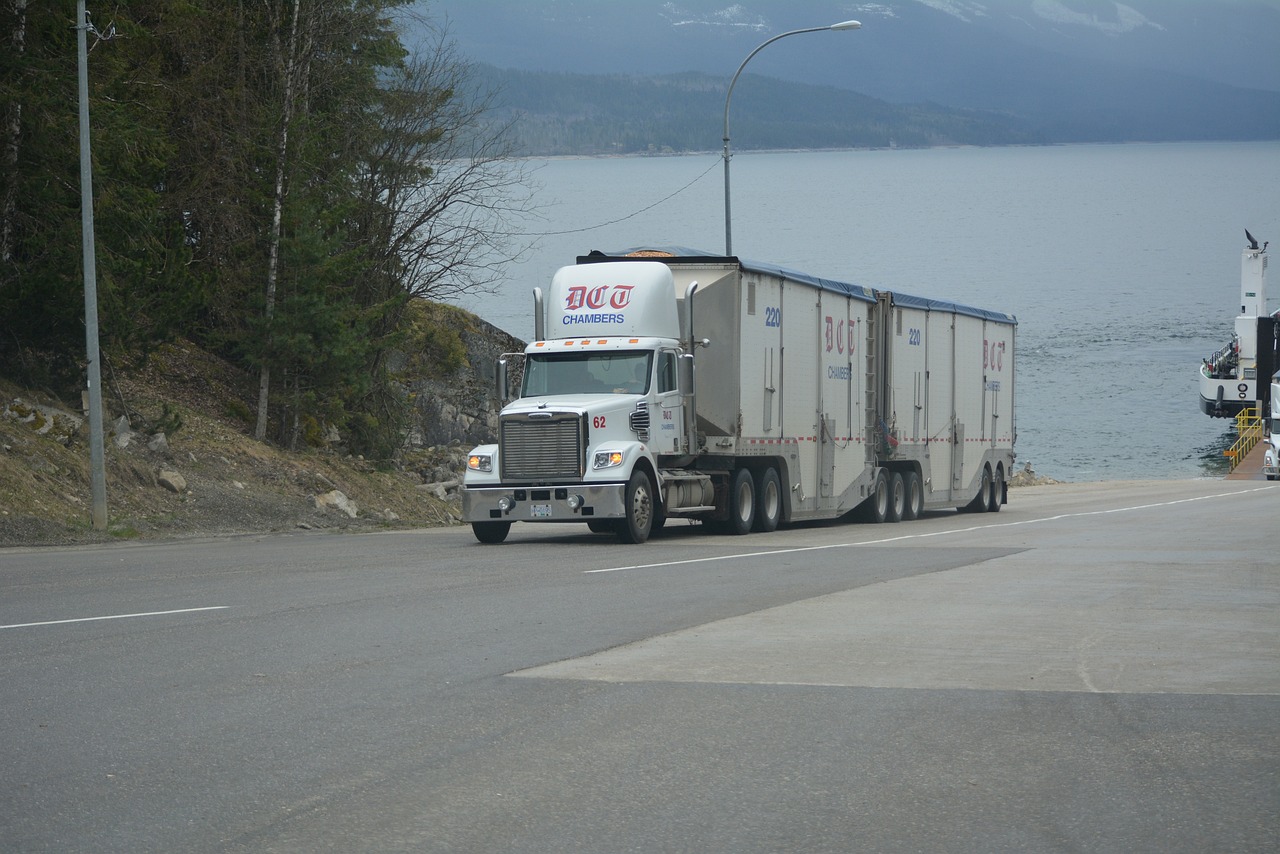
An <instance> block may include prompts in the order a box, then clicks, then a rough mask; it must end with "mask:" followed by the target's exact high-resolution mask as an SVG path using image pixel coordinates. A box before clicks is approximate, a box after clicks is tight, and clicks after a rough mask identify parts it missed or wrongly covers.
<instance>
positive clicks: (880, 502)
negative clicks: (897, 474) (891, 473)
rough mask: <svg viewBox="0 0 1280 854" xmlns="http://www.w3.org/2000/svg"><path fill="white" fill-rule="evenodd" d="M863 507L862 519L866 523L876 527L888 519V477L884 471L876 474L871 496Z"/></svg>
mask: <svg viewBox="0 0 1280 854" xmlns="http://www.w3.org/2000/svg"><path fill="white" fill-rule="evenodd" d="M863 507H864V510H863V518H865V519H866V520H867V521H868V522H874V523H875V524H877V525H878V524H880V523H881V522H883V521H884V520H885V519H887V518H888V517H889V477H888V473H887V472H886V471H885V470H884V469H880V471H879V473H877V474H876V482H875V483H873V484H872V485H871V494H870V495H868V496H867V500H866V501H864V502H863Z"/></svg>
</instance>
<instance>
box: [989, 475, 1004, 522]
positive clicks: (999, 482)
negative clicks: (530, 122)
mask: <svg viewBox="0 0 1280 854" xmlns="http://www.w3.org/2000/svg"><path fill="white" fill-rule="evenodd" d="M1003 502H1004V469H1002V468H1000V467H999V466H996V473H995V475H994V476H993V477H992V478H991V497H990V498H988V499H987V512H988V513H999V512H1000V505H1001V504H1002V503H1003Z"/></svg>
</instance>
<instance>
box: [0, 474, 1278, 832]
mask: <svg viewBox="0 0 1280 854" xmlns="http://www.w3.org/2000/svg"><path fill="white" fill-rule="evenodd" d="M1278 519H1280V485H1275V484H1271V485H1268V484H1265V483H1258V482H1224V481H1214V480H1200V481H1178V482H1150V483H1137V484H1085V485H1059V486H1050V487H1035V488H1030V489H1019V490H1015V491H1013V493H1012V497H1011V503H1010V504H1009V505H1008V506H1007V507H1006V508H1005V509H1004V511H1003V512H1002V513H1000V514H998V515H990V514H979V515H965V514H956V513H951V512H948V513H941V514H933V515H929V516H927V517H926V518H924V519H921V520H918V521H916V522H911V523H902V524H899V525H883V526H870V525H858V524H832V525H819V526H811V527H805V528H799V529H790V530H784V531H779V532H777V533H774V534H769V535H753V536H749V537H744V538H733V537H718V536H704V535H701V534H698V533H696V531H695V529H693V528H681V527H676V528H674V529H671V530H668V531H665V532H663V533H662V534H661V535H659V536H658V537H656V538H655V539H653V540H651V541H650V542H649V543H647V544H645V545H643V546H620V545H617V544H615V543H614V542H613V541H612V540H610V539H609V538H606V537H597V536H592V535H589V534H587V533H586V532H585V530H584V529H578V528H576V527H572V528H570V527H545V526H544V527H533V526H525V527H520V526H517V528H515V529H514V530H513V532H512V535H511V537H510V538H509V539H508V541H507V543H506V544H504V545H502V546H496V547H495V546H480V545H478V544H476V543H475V542H474V540H473V538H472V537H471V534H470V532H469V530H467V529H460V528H459V529H443V530H430V531H417V532H396V533H385V534H373V535H358V536H355V535H345V536H336V535H329V534H323V533H317V532H311V533H306V534H299V535H295V536H270V537H247V538H236V539H219V540H204V541H188V542H179V543H163V544H147V545H119V546H113V547H106V548H73V549H9V550H0V651H2V658H0V685H2V686H3V687H2V688H0V737H2V738H3V748H0V750H3V754H2V757H0V758H2V760H3V761H2V762H0V851H4V852H28V851H51V852H54V851H56V852H77V851H93V852H101V851H131V852H134V851H147V852H161V851H163V852H175V851H235V852H238V851H254V852H258V851H460V852H473V851H474V852H506V851H521V852H526V851H527V852H559V851H588V852H625V851H645V852H651V851H690V852H694V851H697V852H755V851H886V852H897V851H984V852H986V851H1019V852H1023V851H1117V852H1119V851H1125V852H1130V851H1152V852H1156V851H1158V852H1169V851H1186V852H1205V851H1232V852H1248V851H1274V850H1276V848H1277V843H1276V839H1277V838H1280V611H1278V610H1277V606H1280V547H1277V545H1276V544H1277V532H1278V531H1280V526H1278V525H1277V520H1278Z"/></svg>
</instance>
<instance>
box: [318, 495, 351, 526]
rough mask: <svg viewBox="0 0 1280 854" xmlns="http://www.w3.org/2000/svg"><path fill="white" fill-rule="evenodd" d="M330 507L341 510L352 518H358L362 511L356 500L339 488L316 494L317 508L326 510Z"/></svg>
mask: <svg viewBox="0 0 1280 854" xmlns="http://www.w3.org/2000/svg"><path fill="white" fill-rule="evenodd" d="M328 508H333V509H334V510H340V511H342V512H343V513H346V514H347V515H348V516H350V517H351V518H352V519H354V518H356V516H357V515H358V514H359V512H360V511H359V509H358V508H357V507H356V504H355V502H354V501H352V500H351V499H350V498H348V497H347V496H346V495H345V494H344V493H343V492H342V491H341V490H337V489H334V490H331V491H329V492H326V493H324V494H323V495H317V496H316V509H317V510H326V509H328Z"/></svg>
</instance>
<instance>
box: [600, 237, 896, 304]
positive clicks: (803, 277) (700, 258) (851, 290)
mask: <svg viewBox="0 0 1280 854" xmlns="http://www.w3.org/2000/svg"><path fill="white" fill-rule="evenodd" d="M622 258H628V259H630V260H633V261H645V260H651V261H662V262H663V263H665V264H698V263H702V264H705V263H707V262H717V261H718V262H720V263H722V264H735V265H737V266H739V267H741V268H742V269H743V270H746V271H748V272H751V273H764V274H766V275H770V276H777V277H779V278H782V279H787V280H789V281H792V282H800V283H801V284H805V285H812V286H813V287H815V288H819V289H820V290H824V291H832V292H834V293H838V294H842V295H844V296H847V297H852V298H853V299H859V300H862V301H863V302H875V301H876V294H875V291H874V290H872V289H871V288H865V287H863V286H862V285H853V284H850V283H848V282H838V281H836V280H835V279H824V278H822V277H820V276H811V275H809V274H808V273H801V272H800V271H799V270H791V269H788V268H787V267H781V266H779V265H777V264H770V263H767V262H764V261H752V260H751V259H749V258H740V257H738V256H736V255H717V254H716V253H714V252H704V251H702V250H701V249H690V248H688V247H686V246H637V247H634V248H631V249H623V250H621V251H618V252H601V251H600V250H598V249H597V250H593V251H592V252H591V254H589V255H586V256H583V257H580V258H579V259H578V263H580V264H581V263H593V262H597V261H603V260H606V259H607V260H610V261H616V260H620V259H622Z"/></svg>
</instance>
